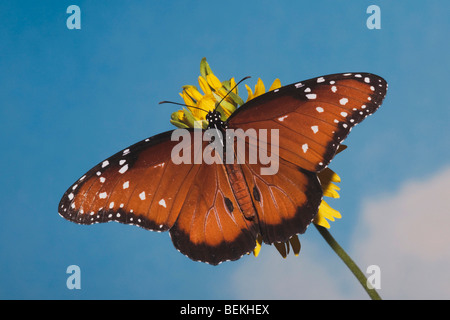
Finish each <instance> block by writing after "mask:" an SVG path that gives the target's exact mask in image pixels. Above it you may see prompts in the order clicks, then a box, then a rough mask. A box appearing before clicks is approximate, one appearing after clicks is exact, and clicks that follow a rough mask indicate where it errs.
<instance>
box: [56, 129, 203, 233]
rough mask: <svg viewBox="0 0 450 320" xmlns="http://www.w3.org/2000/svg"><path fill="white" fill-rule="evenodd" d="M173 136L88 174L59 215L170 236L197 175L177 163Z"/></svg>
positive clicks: (149, 142) (158, 139)
mask: <svg viewBox="0 0 450 320" xmlns="http://www.w3.org/2000/svg"><path fill="white" fill-rule="evenodd" d="M170 137H171V132H165V133H162V134H159V135H157V136H154V137H152V138H149V139H145V140H143V141H141V142H139V143H137V144H135V145H133V146H131V147H128V148H126V149H124V150H122V151H120V152H118V153H116V154H115V155H113V156H112V157H110V158H108V159H107V160H104V161H102V162H101V163H99V164H98V165H97V166H95V167H94V168H92V169H91V170H90V171H88V172H87V173H86V174H85V175H83V176H82V177H81V178H80V179H78V181H77V182H75V183H74V184H73V185H72V186H71V187H70V188H69V189H68V190H67V191H66V193H65V194H64V196H63V197H62V199H61V202H60V204H59V213H60V214H61V215H62V216H63V217H64V218H66V219H68V220H71V221H74V222H77V223H81V224H92V223H100V222H108V221H118V222H122V223H128V224H136V225H139V226H141V227H143V228H146V229H150V230H156V231H165V230H167V229H169V228H170V227H171V226H172V225H173V224H174V223H175V220H176V219H177V216H178V212H179V210H180V208H181V206H182V204H183V203H184V197H185V196H186V193H187V190H188V188H189V185H188V184H185V183H184V182H185V181H186V180H189V177H190V176H191V175H193V174H195V170H198V167H195V166H194V165H189V164H187V165H183V166H177V165H175V164H174V163H173V162H172V161H171V149H172V147H173V146H174V145H175V142H174V141H171V140H170Z"/></svg>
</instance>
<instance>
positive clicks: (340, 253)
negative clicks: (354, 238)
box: [314, 224, 381, 300]
mask: <svg viewBox="0 0 450 320" xmlns="http://www.w3.org/2000/svg"><path fill="white" fill-rule="evenodd" d="M314 226H315V227H316V228H317V230H318V231H319V232H320V234H321V235H322V237H323V238H324V239H325V241H326V242H327V243H328V244H329V245H330V247H331V248H332V249H333V250H334V252H336V254H337V255H338V256H339V258H341V260H342V261H343V262H344V263H345V264H346V265H347V267H348V268H349V269H350V271H351V272H352V273H353V274H354V275H355V277H356V279H358V281H359V283H361V285H362V286H363V288H364V290H366V292H367V294H368V295H369V296H370V298H371V299H372V300H381V297H380V296H379V295H378V293H377V291H376V290H375V289H369V288H368V287H367V279H366V277H365V275H364V273H362V271H361V270H360V269H359V268H358V266H357V265H356V263H355V262H354V261H353V260H352V258H350V256H349V255H348V254H347V253H346V252H345V251H344V249H342V247H341V246H340V245H339V244H338V243H337V242H336V240H335V239H334V238H333V237H332V235H331V234H330V232H329V231H328V230H327V229H326V228H324V227H322V226H319V225H317V224H314Z"/></svg>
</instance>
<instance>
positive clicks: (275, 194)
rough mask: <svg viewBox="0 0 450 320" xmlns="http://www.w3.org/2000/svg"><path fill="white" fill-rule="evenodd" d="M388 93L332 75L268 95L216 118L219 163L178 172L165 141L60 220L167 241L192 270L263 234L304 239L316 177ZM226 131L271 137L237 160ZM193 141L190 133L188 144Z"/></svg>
mask: <svg viewBox="0 0 450 320" xmlns="http://www.w3.org/2000/svg"><path fill="white" fill-rule="evenodd" d="M386 89H387V83H386V82H385V81H384V79H382V78H380V77H378V76H376V75H373V74H368V73H347V74H335V75H327V76H322V77H318V78H314V79H310V80H306V81H302V82H299V83H294V84H292V85H288V86H285V87H282V88H279V89H277V90H274V91H271V92H268V93H266V94H263V95H261V96H259V97H257V98H255V99H253V100H250V101H249V102H247V103H245V104H244V105H243V106H241V107H240V108H238V109H237V110H236V111H235V112H234V113H233V114H232V115H231V116H230V117H229V118H228V119H227V121H225V122H222V121H221V120H220V114H218V113H211V114H209V115H208V116H207V120H208V128H209V129H213V130H217V132H220V134H221V135H222V137H223V138H224V139H223V140H222V141H221V145H222V148H223V151H224V152H223V154H222V157H223V159H221V160H222V161H217V162H214V163H211V164H206V163H201V164H198V163H194V162H192V163H183V164H175V163H174V162H173V161H172V158H171V155H172V153H171V151H172V150H173V149H174V148H175V147H176V145H177V141H173V140H172V139H171V137H172V133H173V132H172V131H168V132H164V133H161V134H159V135H156V136H154V137H151V138H148V139H145V140H143V141H141V142H138V143H136V144H135V145H132V146H130V147H128V148H126V149H124V150H122V151H120V152H118V153H116V154H115V155H113V156H112V157H110V158H108V159H107V160H104V161H102V162H101V163H99V164H98V165H97V166H95V167H94V168H92V169H91V170H89V171H88V172H87V173H86V174H85V175H83V176H82V177H81V178H80V179H78V180H77V181H76V182H75V183H74V184H73V185H72V186H71V187H69V189H68V190H67V191H66V193H65V194H64V195H63V197H62V199H61V202H60V204H59V208H58V209H59V210H58V212H59V214H60V215H61V216H63V217H64V218H66V219H68V220H70V221H73V222H76V223H81V224H93V223H101V222H108V221H118V222H121V223H125V224H134V225H138V226H140V227H143V228H145V229H149V230H153V231H169V233H170V235H171V238H172V242H173V244H174V246H175V247H176V248H177V249H178V250H179V251H180V252H182V253H183V254H185V255H187V256H188V257H190V258H191V259H193V260H198V261H203V262H207V263H210V264H218V263H220V262H222V261H226V260H236V259H239V258H240V257H241V256H242V255H243V254H245V253H248V252H250V251H252V250H253V249H254V247H255V243H256V242H255V239H256V237H257V236H258V234H259V235H261V236H262V239H263V241H264V242H265V243H269V244H270V243H274V242H282V241H287V240H288V239H289V238H290V237H292V236H293V235H295V234H298V233H303V232H305V230H306V228H307V226H308V225H309V224H310V223H311V221H312V220H313V219H314V216H315V215H316V214H317V211H318V207H319V205H320V202H321V200H322V188H321V185H320V182H319V180H318V177H317V173H318V172H320V171H321V170H323V169H324V168H326V167H327V166H328V164H329V163H330V161H331V160H332V158H333V157H334V155H335V153H336V151H337V149H338V148H339V145H340V143H342V141H343V140H344V139H345V138H346V136H347V135H348V133H349V132H350V130H351V128H352V127H353V126H355V125H356V124H358V123H359V122H361V121H362V120H363V119H364V118H365V117H367V116H368V115H370V114H372V113H373V112H375V111H376V110H377V109H378V107H379V106H380V104H381V102H382V100H383V98H384V96H385V94H386ZM227 130H231V131H233V130H234V131H237V130H242V131H244V132H250V131H251V130H255V131H256V132H258V133H259V132H265V133H266V135H261V136H258V139H259V140H258V141H256V140H255V141H256V142H255V141H254V140H252V139H246V140H245V139H241V140H242V141H241V142H242V145H243V146H245V147H244V148H243V149H242V150H243V151H242V150H241V151H240V149H239V148H238V147H236V146H237V143H238V142H233V143H232V144H231V145H232V146H234V147H235V148H233V149H229V147H227V142H228V140H227V139H228V135H227ZM264 130H266V131H267V132H266V131H264ZM194 131H195V130H193V129H190V130H188V132H189V135H190V136H191V137H192V138H194V136H195V132H194ZM273 137H277V138H278V140H273V139H272V138H273ZM237 140H239V137H238V138H237ZM273 141H276V143H273ZM210 144H211V142H210V141H209V142H208V141H203V142H202V143H200V144H198V145H195V144H194V143H192V144H190V145H189V150H185V151H189V152H191V153H192V154H193V155H195V154H198V153H199V152H204V150H205V148H208V146H209V147H210ZM261 146H262V147H261ZM275 147H276V148H275ZM261 149H264V150H263V151H265V152H267V154H270V155H271V156H274V157H276V158H277V161H278V163H277V165H278V166H277V167H276V169H277V170H275V171H273V172H271V173H272V174H262V172H263V171H262V169H268V167H269V164H267V163H264V162H263V161H262V160H261V159H259V158H258V160H257V161H250V160H249V153H251V152H256V151H258V152H259V151H260V150H261ZM266 149H267V150H266ZM230 153H232V154H233V155H235V157H233V161H231V162H230V161H226V159H227V157H226V156H227V155H229V154H230ZM258 154H259V153H258Z"/></svg>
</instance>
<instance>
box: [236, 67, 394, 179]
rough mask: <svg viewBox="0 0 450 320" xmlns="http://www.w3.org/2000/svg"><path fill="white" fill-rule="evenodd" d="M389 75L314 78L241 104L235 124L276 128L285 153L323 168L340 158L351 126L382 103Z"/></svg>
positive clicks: (283, 155) (313, 168)
mask: <svg viewBox="0 0 450 320" xmlns="http://www.w3.org/2000/svg"><path fill="white" fill-rule="evenodd" d="M386 90H387V83H386V81H385V80H384V79H382V78H380V77H378V76H376V75H373V74H369V73H347V74H335V75H328V76H323V77H319V78H314V79H310V80H306V81H302V82H298V83H295V84H292V85H288V86H285V87H282V88H280V89H277V90H274V91H271V92H268V93H266V94H264V95H261V96H259V97H257V98H255V99H253V100H251V101H249V102H248V103H246V104H245V105H244V106H242V107H241V108H239V109H238V110H237V111H236V112H235V113H234V114H233V115H232V116H231V117H230V118H229V120H228V125H229V127H230V128H233V129H234V128H240V129H243V130H248V129H256V130H259V129H270V130H272V129H276V130H278V132H279V156H280V157H281V158H283V159H285V160H288V161H289V162H292V163H294V164H296V165H298V166H300V167H301V168H303V169H305V170H308V171H314V172H318V171H320V170H322V169H323V168H325V167H326V166H327V165H328V164H329V162H330V161H331V159H332V158H333V157H334V155H335V153H336V150H337V148H338V147H339V144H340V143H342V141H343V140H344V139H345V138H346V137H347V135H348V133H349V132H350V130H351V129H352V128H353V127H354V126H355V125H356V124H358V123H360V122H361V121H362V120H363V119H364V118H366V117H367V116H368V115H371V114H372V113H374V112H375V111H376V110H377V109H378V107H379V106H380V104H381V102H382V100H383V98H384V96H385V94H386Z"/></svg>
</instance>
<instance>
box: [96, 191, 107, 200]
mask: <svg viewBox="0 0 450 320" xmlns="http://www.w3.org/2000/svg"><path fill="white" fill-rule="evenodd" d="M107 195H108V194H107V193H106V192H102V193H100V194H99V195H98V197H99V198H100V199H106V196H107Z"/></svg>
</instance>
